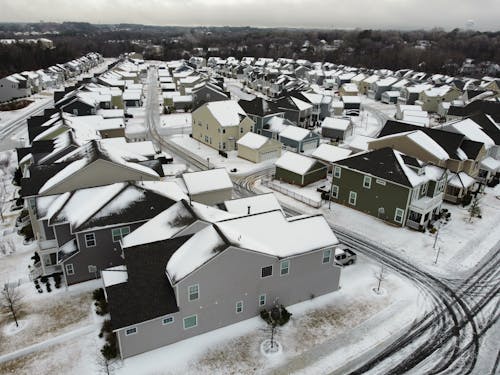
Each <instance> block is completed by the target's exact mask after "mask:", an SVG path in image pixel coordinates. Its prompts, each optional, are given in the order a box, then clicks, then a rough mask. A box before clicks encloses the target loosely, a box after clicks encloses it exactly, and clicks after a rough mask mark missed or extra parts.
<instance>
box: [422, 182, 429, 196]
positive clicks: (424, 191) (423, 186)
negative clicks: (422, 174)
mask: <svg viewBox="0 0 500 375" xmlns="http://www.w3.org/2000/svg"><path fill="white" fill-rule="evenodd" d="M428 186H429V184H427V183H425V184H423V185H422V187H421V188H420V195H426V194H427V187H428Z"/></svg>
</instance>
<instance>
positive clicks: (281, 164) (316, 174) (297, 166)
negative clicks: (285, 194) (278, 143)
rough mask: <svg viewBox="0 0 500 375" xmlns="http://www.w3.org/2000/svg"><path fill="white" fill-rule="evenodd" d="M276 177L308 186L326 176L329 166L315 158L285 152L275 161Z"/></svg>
mask: <svg viewBox="0 0 500 375" xmlns="http://www.w3.org/2000/svg"><path fill="white" fill-rule="evenodd" d="M275 165H276V174H275V179H276V180H280V181H283V182H287V183H289V184H293V185H299V186H306V185H309V184H311V183H313V182H316V181H319V180H322V179H325V178H326V174H327V166H326V165H325V164H323V163H321V162H319V161H317V160H315V159H313V158H309V157H307V156H304V155H300V154H297V153H295V152H291V151H287V152H285V153H284V154H283V155H282V156H281V157H280V158H279V159H278V160H277V161H276V163H275Z"/></svg>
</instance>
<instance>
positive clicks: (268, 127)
mask: <svg viewBox="0 0 500 375" xmlns="http://www.w3.org/2000/svg"><path fill="white" fill-rule="evenodd" d="M288 126H295V125H294V123H293V122H291V121H290V120H287V119H286V118H284V117H279V116H273V117H271V118H270V119H269V121H267V123H266V124H265V125H264V127H263V128H262V135H263V136H265V137H267V138H271V139H279V134H280V133H281V132H282V131H283V130H285V129H286V128H287V127H288Z"/></svg>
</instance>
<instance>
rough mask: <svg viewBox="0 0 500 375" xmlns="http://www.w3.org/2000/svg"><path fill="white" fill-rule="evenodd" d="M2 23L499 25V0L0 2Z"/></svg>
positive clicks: (480, 27)
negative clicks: (469, 21)
mask: <svg viewBox="0 0 500 375" xmlns="http://www.w3.org/2000/svg"><path fill="white" fill-rule="evenodd" d="M0 9H1V12H0V21H1V22H36V21H40V20H43V21H56V22H62V21H86V22H91V23H121V22H123V23H138V24H139V23H140V24H149V25H186V26H189V25H207V26H208V25H211V26H226V25H229V26H262V27H280V26H288V27H318V28H357V27H359V28H382V29H387V28H396V29H416V28H427V29H428V28H432V27H442V28H445V29H453V28H455V27H460V28H464V27H465V24H466V22H467V20H474V22H475V25H476V26H475V28H476V29H478V30H498V29H500V22H499V19H500V18H499V16H500V0H0Z"/></svg>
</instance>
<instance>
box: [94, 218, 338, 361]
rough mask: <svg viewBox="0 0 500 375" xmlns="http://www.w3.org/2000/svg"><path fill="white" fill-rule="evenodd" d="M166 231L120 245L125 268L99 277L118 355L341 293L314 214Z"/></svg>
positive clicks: (324, 228)
mask: <svg viewBox="0 0 500 375" xmlns="http://www.w3.org/2000/svg"><path fill="white" fill-rule="evenodd" d="M269 228H273V231H272V232H270V231H269ZM172 229H174V228H172ZM266 233H267V235H266ZM172 234H173V238H171V239H167V240H163V241H158V242H152V243H148V244H143V245H137V246H134V247H130V248H125V249H124V254H125V266H126V267H122V268H120V269H116V268H115V269H113V270H110V271H109V272H117V271H118V272H121V275H120V274H118V275H119V276H118V277H117V274H116V273H114V274H113V275H111V276H113V277H108V275H107V274H106V273H107V272H108V271H104V272H103V281H104V285H105V291H106V297H107V300H108V303H109V308H110V313H111V324H112V327H113V330H114V332H116V334H117V336H118V345H119V351H120V355H121V357H122V358H127V357H131V356H133V355H136V354H140V353H143V352H146V351H149V350H153V349H156V348H159V347H162V346H165V345H169V344H172V343H175V342H177V341H180V340H184V339H187V338H190V337H193V336H197V335H200V334H202V333H205V332H209V331H212V330H214V329H217V328H221V327H225V326H227V325H230V324H234V323H238V322H241V321H243V320H246V319H249V318H253V317H255V316H257V315H258V314H259V312H260V310H262V309H263V308H269V307H270V306H272V305H273V304H274V303H280V304H283V305H285V306H289V305H292V304H295V303H298V302H302V301H305V300H309V299H310V298H311V296H320V295H323V294H326V293H330V292H333V291H336V290H338V288H339V279H340V268H339V267H338V266H336V265H334V264H333V252H334V249H335V246H336V245H337V244H338V240H337V238H336V237H335V235H334V234H333V232H332V231H331V229H330V227H329V225H328V223H327V222H326V221H325V219H324V218H323V217H322V216H319V215H318V216H307V217H304V216H301V217H297V218H285V217H284V216H283V214H282V212H281V211H280V210H276V211H271V212H266V213H261V214H256V215H249V216H244V217H240V218H235V219H228V220H223V221H219V222H217V223H216V224H212V225H210V226H207V227H205V228H204V229H203V230H201V231H198V232H197V233H196V234H194V235H183V234H182V231H181V232H180V233H176V232H175V231H172ZM312 238H314V241H311V239H312ZM242 264H244V265H245V266H244V267H238V265H242ZM235 267H237V268H238V270H237V272H235Z"/></svg>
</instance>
